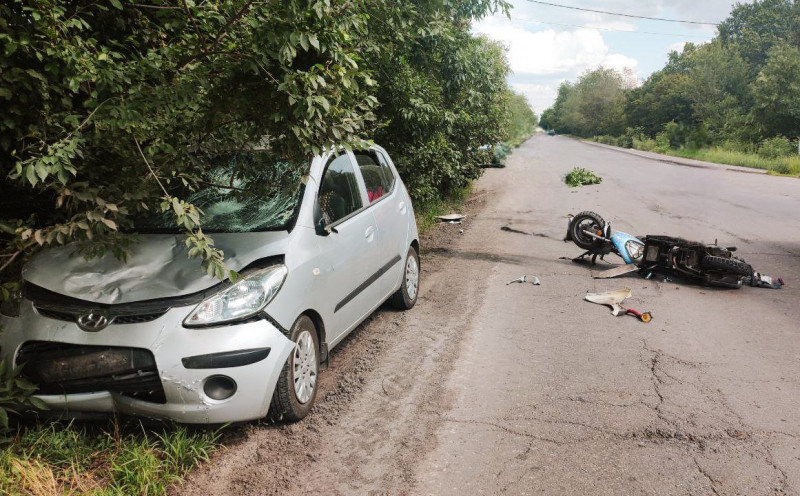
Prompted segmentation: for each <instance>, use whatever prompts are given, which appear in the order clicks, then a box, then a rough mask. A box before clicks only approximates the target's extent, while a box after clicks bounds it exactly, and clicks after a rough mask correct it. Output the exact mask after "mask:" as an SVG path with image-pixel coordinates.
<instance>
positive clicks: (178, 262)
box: [22, 231, 289, 304]
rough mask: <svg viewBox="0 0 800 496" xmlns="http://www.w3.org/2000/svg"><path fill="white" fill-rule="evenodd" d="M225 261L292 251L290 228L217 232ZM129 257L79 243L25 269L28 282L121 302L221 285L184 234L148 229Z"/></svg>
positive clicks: (236, 263)
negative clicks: (98, 252) (79, 250)
mask: <svg viewBox="0 0 800 496" xmlns="http://www.w3.org/2000/svg"><path fill="white" fill-rule="evenodd" d="M211 237H212V238H213V239H214V246H215V247H216V248H218V249H220V250H222V252H223V253H224V255H225V263H226V264H227V265H228V267H230V268H231V269H233V270H237V271H238V270H241V269H243V268H244V267H246V266H247V265H249V264H251V263H252V262H254V261H256V260H258V259H261V258H265V257H269V256H275V255H282V254H284V253H286V244H287V240H288V237H289V233H288V232H286V231H272V232H252V233H221V234H212V235H211ZM139 238H140V241H139V242H136V243H133V244H132V245H131V247H130V250H129V251H130V256H129V258H128V261H127V262H123V261H120V260H117V259H116V258H115V257H114V256H113V255H112V254H111V253H107V254H106V255H105V256H103V257H102V258H94V259H91V260H86V259H84V258H83V257H82V256H80V255H77V254H76V253H75V247H74V246H70V245H67V246H63V247H59V248H54V249H50V250H45V251H44V252H42V253H40V254H39V255H37V256H36V257H34V258H33V259H32V260H31V261H30V262H28V263H27V264H26V265H25V267H24V268H23V271H22V277H23V279H24V280H25V281H27V282H30V283H32V284H35V285H37V286H41V287H43V288H45V289H48V290H50V291H54V292H56V293H59V294H62V295H66V296H71V297H73V298H79V299H81V300H86V301H91V302H95V303H104V304H115V303H130V302H134V301H142V300H152V299H156V298H167V297H172V296H183V295H187V294H191V293H196V292H198V291H203V290H205V289H208V288H210V287H211V286H214V285H215V284H218V283H219V282H220V281H219V279H215V278H213V277H210V276H208V275H207V274H206V273H205V271H204V270H203V269H202V267H201V266H200V260H198V259H196V258H194V259H191V258H189V256H188V251H189V248H187V247H186V244H185V243H184V237H183V235H177V234H143V235H140V236H139Z"/></svg>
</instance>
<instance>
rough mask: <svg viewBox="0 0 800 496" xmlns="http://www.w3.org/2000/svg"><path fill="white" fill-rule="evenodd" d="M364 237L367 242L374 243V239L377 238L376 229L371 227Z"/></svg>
mask: <svg viewBox="0 0 800 496" xmlns="http://www.w3.org/2000/svg"><path fill="white" fill-rule="evenodd" d="M364 237H365V238H367V241H372V238H374V237H375V227H373V226H369V227H368V228H367V230H366V231H364Z"/></svg>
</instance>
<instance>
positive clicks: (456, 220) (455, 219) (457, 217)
mask: <svg viewBox="0 0 800 496" xmlns="http://www.w3.org/2000/svg"><path fill="white" fill-rule="evenodd" d="M436 218H437V219H439V220H440V221H441V222H447V223H448V224H461V221H462V220H464V215H462V214H447V215H440V216H438V217H436Z"/></svg>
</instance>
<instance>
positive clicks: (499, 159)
mask: <svg viewBox="0 0 800 496" xmlns="http://www.w3.org/2000/svg"><path fill="white" fill-rule="evenodd" d="M511 149H512V148H511V146H510V145H508V144H507V143H498V144H496V145H494V147H492V164H496V165H505V163H506V157H508V154H509V153H511Z"/></svg>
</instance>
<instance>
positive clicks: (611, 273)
mask: <svg viewBox="0 0 800 496" xmlns="http://www.w3.org/2000/svg"><path fill="white" fill-rule="evenodd" d="M637 270H639V266H638V265H636V264H635V263H629V264H626V265H620V266H619V267H614V268H613V269H608V270H604V271H603V272H601V273H599V274H597V275H596V276H594V278H595V279H608V278H611V277H617V276H621V275H623V274H630V273H631V272H636V271H637Z"/></svg>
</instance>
